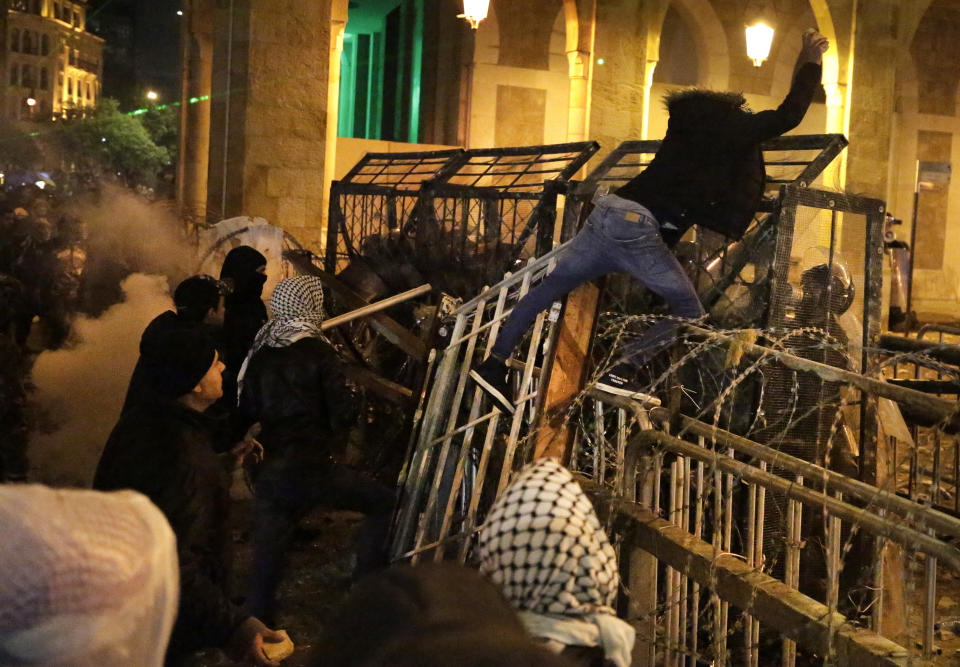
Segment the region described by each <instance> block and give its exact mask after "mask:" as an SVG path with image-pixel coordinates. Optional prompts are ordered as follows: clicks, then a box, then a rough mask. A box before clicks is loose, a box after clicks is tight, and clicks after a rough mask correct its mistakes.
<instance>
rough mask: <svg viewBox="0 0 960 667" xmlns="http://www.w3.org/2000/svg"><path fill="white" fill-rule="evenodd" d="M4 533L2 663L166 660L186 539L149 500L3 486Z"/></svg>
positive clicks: (112, 666)
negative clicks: (180, 542) (179, 538)
mask: <svg viewBox="0 0 960 667" xmlns="http://www.w3.org/2000/svg"><path fill="white" fill-rule="evenodd" d="M0 535H3V539H0V664H3V665H71V666H73V667H125V666H126V665H142V666H143V667H160V666H161V665H163V659H164V653H165V652H166V649H167V641H168V639H169V637H170V630H171V628H172V627H173V619H174V616H175V614H176V611H177V588H178V582H177V545H176V540H175V539H174V536H173V531H171V530H170V524H169V523H167V520H166V519H165V518H164V516H163V514H162V513H161V512H160V510H158V509H157V508H156V506H154V505H153V504H152V503H151V502H150V501H149V500H148V499H147V498H145V497H144V496H142V495H140V494H139V493H134V492H132V491H120V492H117V493H100V492H97V491H86V490H79V489H70V490H66V489H50V488H47V487H45V486H40V485H32V484H31V485H27V484H11V485H8V486H3V487H0Z"/></svg>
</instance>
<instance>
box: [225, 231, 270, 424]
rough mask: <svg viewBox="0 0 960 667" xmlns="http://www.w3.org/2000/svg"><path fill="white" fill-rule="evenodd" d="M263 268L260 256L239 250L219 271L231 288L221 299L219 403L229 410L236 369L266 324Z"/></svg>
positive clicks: (232, 403) (233, 399)
mask: <svg viewBox="0 0 960 667" xmlns="http://www.w3.org/2000/svg"><path fill="white" fill-rule="evenodd" d="M266 264H267V258H266V257H264V256H263V254H262V253H260V252H258V251H257V250H255V249H254V248H251V247H249V246H239V247H237V248H234V249H233V250H231V251H230V252H229V253H227V256H226V258H225V259H224V261H223V267H222V268H221V270H220V279H221V280H226V281H229V283H230V285H231V286H232V288H233V292H232V293H231V294H230V295H228V296H227V297H226V299H224V306H225V312H224V316H223V363H224V365H225V366H226V369H225V370H224V371H223V396H224V399H223V400H224V402H227V401H229V402H230V407H231V408H232V407H233V406H235V405H236V399H237V374H238V373H239V372H240V366H242V365H243V360H244V359H246V358H247V352H248V351H249V350H250V345H251V344H252V343H253V339H254V338H255V337H256V335H257V332H258V331H259V330H260V327H262V326H263V325H264V324H266V322H267V307H266V306H264V305H263V300H262V298H261V297H262V295H263V285H264V283H265V282H266V280H267V276H266V275H264V274H263V273H260V272H259V271H257V268H258V267H261V266H266Z"/></svg>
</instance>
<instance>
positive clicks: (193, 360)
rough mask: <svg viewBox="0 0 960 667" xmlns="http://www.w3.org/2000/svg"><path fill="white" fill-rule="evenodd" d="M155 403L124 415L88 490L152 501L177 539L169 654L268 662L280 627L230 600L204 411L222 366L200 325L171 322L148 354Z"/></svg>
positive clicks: (220, 483)
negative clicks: (176, 597) (206, 651)
mask: <svg viewBox="0 0 960 667" xmlns="http://www.w3.org/2000/svg"><path fill="white" fill-rule="evenodd" d="M144 364H145V365H146V369H147V376H148V383H149V385H150V389H151V391H152V393H153V395H154V396H155V397H156V398H155V400H153V401H148V402H140V403H137V404H135V405H134V406H133V407H131V408H130V409H129V410H128V411H127V412H125V413H124V414H123V415H121V417H120V420H119V421H118V422H117V425H116V426H115V427H114V429H113V432H112V433H111V434H110V437H109V439H108V440H107V444H106V447H105V448H104V451H103V456H102V457H101V458H100V462H99V464H98V465H97V472H96V475H95V476H94V481H93V485H94V488H96V489H100V490H104V491H111V490H114V489H124V488H129V489H133V490H135V491H139V492H140V493H143V494H144V495H146V496H147V497H148V498H150V500H152V501H153V502H154V503H155V504H156V505H157V507H159V508H160V510H161V511H162V512H163V513H164V515H165V516H166V517H167V520H168V521H169V522H170V525H171V527H172V528H173V532H174V533H175V534H176V536H177V553H178V556H179V558H180V582H181V586H180V588H181V595H180V606H179V612H178V615H177V622H176V624H175V625H174V628H173V635H172V637H171V641H170V650H169V652H168V660H169V661H170V662H172V663H173V664H178V663H177V660H178V659H180V658H183V657H185V656H186V655H188V654H189V653H191V652H194V651H197V650H199V649H202V648H207V647H221V648H223V649H224V650H225V651H227V653H228V654H230V655H231V656H232V657H233V658H235V659H241V658H248V659H252V660H254V661H255V662H256V663H257V664H259V665H272V664H273V663H272V662H271V661H270V660H269V659H267V657H266V656H265V654H264V653H263V648H262V645H263V642H264V641H282V640H283V635H282V633H278V632H274V631H273V630H269V629H268V628H267V627H266V626H265V625H264V624H263V623H262V622H261V621H260V620H258V619H257V618H253V617H251V616H249V615H247V614H244V613H243V612H242V611H241V610H240V609H239V608H238V607H237V606H235V605H234V604H233V603H232V602H231V601H230V596H229V591H228V581H229V573H230V552H229V534H228V524H227V517H228V512H229V509H230V497H229V478H228V476H227V473H226V471H225V470H224V468H223V467H222V466H221V465H220V462H219V460H218V458H217V456H216V454H215V453H214V451H213V436H212V434H211V433H212V426H211V424H210V420H209V419H208V418H207V417H206V415H205V414H204V411H205V410H206V409H207V408H209V407H210V406H211V405H212V404H213V403H214V402H215V401H216V400H217V399H218V398H220V396H221V394H222V388H221V376H220V374H221V372H222V370H223V364H222V363H220V361H219V359H218V357H217V351H216V348H215V347H214V344H213V342H212V341H211V340H210V338H209V337H208V336H206V335H205V334H204V333H203V332H202V331H198V330H196V329H174V330H172V331H169V332H167V333H165V334H163V335H162V336H160V337H159V339H158V340H157V342H156V345H154V346H153V347H152V348H151V349H150V350H148V351H147V354H145V356H144Z"/></svg>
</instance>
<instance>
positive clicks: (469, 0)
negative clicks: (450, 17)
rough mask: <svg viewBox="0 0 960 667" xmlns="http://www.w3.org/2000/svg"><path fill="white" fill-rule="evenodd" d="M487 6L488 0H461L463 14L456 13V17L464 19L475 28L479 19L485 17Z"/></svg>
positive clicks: (478, 23) (488, 4) (488, 5)
mask: <svg viewBox="0 0 960 667" xmlns="http://www.w3.org/2000/svg"><path fill="white" fill-rule="evenodd" d="M489 8H490V0H463V14H457V18H458V19H466V20H467V21H469V22H470V27H471V28H473V29H474V30H476V29H477V26H479V25H480V21H482V20H483V19H485V18H487V10H488V9H489Z"/></svg>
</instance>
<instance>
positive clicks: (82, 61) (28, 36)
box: [0, 0, 103, 121]
mask: <svg viewBox="0 0 960 667" xmlns="http://www.w3.org/2000/svg"><path fill="white" fill-rule="evenodd" d="M6 4H7V12H6V30H5V35H6V45H5V49H4V55H5V58H4V59H3V64H4V75H3V79H2V81H0V87H2V88H3V89H4V95H3V96H2V97H0V99H2V100H3V104H2V108H0V113H2V114H3V116H4V117H6V118H7V119H8V120H13V121H25V120H29V119H31V118H40V117H43V118H50V117H51V116H63V115H65V114H67V113H70V112H71V111H74V110H82V109H84V108H89V107H93V106H95V105H96V103H97V100H99V99H100V81H101V79H102V72H103V40H102V39H100V38H99V37H97V36H95V35H92V34H91V33H89V32H87V31H86V11H87V6H86V3H85V2H83V0H7V3H6ZM31 100H32V103H31Z"/></svg>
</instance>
